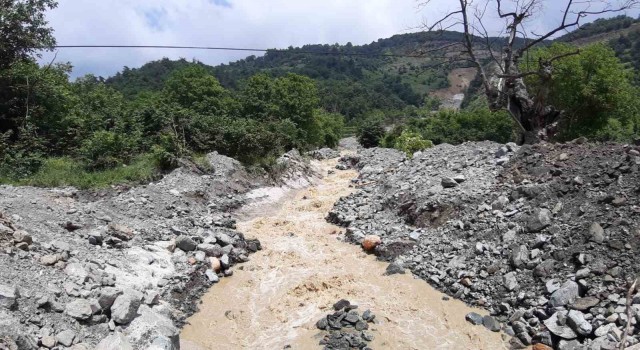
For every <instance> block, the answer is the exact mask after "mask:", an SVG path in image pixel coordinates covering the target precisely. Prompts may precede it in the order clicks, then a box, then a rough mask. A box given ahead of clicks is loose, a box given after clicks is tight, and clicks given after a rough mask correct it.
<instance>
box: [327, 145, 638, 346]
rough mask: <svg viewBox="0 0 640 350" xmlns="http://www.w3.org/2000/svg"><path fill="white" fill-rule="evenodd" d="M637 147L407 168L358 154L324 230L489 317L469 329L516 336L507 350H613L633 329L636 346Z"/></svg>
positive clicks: (480, 156)
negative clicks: (354, 173) (332, 226)
mask: <svg viewBox="0 0 640 350" xmlns="http://www.w3.org/2000/svg"><path fill="white" fill-rule="evenodd" d="M639 146H640V145H620V144H588V143H585V140H580V139H579V140H576V141H574V142H571V143H566V144H548V143H542V144H539V145H534V146H524V147H517V146H516V145H514V144H507V145H500V144H496V143H492V142H476V143H465V144H462V145H459V146H451V145H439V146H436V147H434V148H432V149H429V150H426V151H424V152H419V153H417V154H415V155H414V157H413V158H412V159H407V158H406V157H405V156H404V154H402V153H400V152H397V151H394V150H388V149H368V150H363V151H361V152H359V153H358V154H357V155H354V156H348V157H343V159H342V160H341V164H339V165H338V167H337V168H338V169H347V168H350V167H355V168H356V169H357V170H359V172H360V176H359V178H358V179H357V180H355V181H354V185H355V186H356V187H357V188H358V189H359V190H358V191H356V192H354V193H353V194H351V195H349V196H346V197H344V198H342V199H341V200H339V201H338V202H337V203H336V205H335V206H334V208H333V209H332V211H331V212H330V213H329V215H328V216H327V220H329V221H331V222H333V223H336V224H339V225H341V226H344V227H346V228H347V236H348V239H349V240H350V241H351V242H353V243H357V244H363V243H364V245H365V246H367V247H368V248H371V249H372V250H373V252H374V253H375V254H376V255H377V256H378V257H379V258H380V259H384V260H387V261H389V262H392V263H393V265H392V270H394V269H397V268H398V267H400V269H401V268H408V269H410V270H411V271H412V272H413V273H414V274H415V275H416V276H419V277H420V278H422V279H424V280H426V281H427V282H429V283H430V284H431V285H433V286H434V287H436V288H438V289H439V290H441V291H443V292H445V293H447V294H449V295H452V296H454V297H456V298H459V299H462V300H464V301H465V302H467V303H469V304H471V305H476V306H480V307H483V308H486V309H488V310H489V311H490V312H491V315H492V317H491V318H490V319H487V318H486V317H484V319H485V320H484V322H483V317H478V316H479V315H472V314H470V315H467V318H468V319H469V321H470V322H473V323H475V324H482V323H484V324H485V326H487V328H492V330H495V331H499V330H501V331H503V332H505V333H506V334H508V335H512V336H513V338H512V340H511V343H510V344H511V347H512V348H516V349H517V348H525V347H526V346H530V345H534V348H535V349H549V348H556V349H614V348H617V347H618V344H619V343H620V341H621V338H622V337H623V332H624V329H625V327H626V325H627V324H628V323H630V327H629V329H630V331H629V336H628V337H627V338H626V344H625V345H626V346H633V345H634V344H638V342H639V341H640V335H639V334H638V333H639V331H640V329H639V328H638V324H639V323H638V321H640V294H636V293H635V292H634V293H632V294H631V297H630V298H627V291H628V284H629V283H630V282H631V281H633V280H635V279H636V278H637V273H638V270H640V264H639V259H640V258H639V256H638V251H639V249H640V247H639V245H640V200H639V196H640V171H639V168H640V147H639ZM627 305H628V307H627ZM628 314H629V315H630V316H631V317H629V316H627V315H628ZM487 320H488V321H487ZM479 327H480V326H479Z"/></svg>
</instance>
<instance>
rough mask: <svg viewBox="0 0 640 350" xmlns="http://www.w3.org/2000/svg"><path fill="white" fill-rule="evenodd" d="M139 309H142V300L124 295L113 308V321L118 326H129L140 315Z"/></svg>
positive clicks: (118, 298) (119, 297) (116, 301)
mask: <svg viewBox="0 0 640 350" xmlns="http://www.w3.org/2000/svg"><path fill="white" fill-rule="evenodd" d="M138 307H140V299H138V298H135V297H133V296H132V295H130V294H122V295H120V296H118V297H117V298H116V300H115V301H114V302H113V305H112V306H111V319H112V320H114V321H115V322H116V323H118V324H127V323H129V322H131V321H132V320H133V319H134V318H135V317H136V315H137V314H138Z"/></svg>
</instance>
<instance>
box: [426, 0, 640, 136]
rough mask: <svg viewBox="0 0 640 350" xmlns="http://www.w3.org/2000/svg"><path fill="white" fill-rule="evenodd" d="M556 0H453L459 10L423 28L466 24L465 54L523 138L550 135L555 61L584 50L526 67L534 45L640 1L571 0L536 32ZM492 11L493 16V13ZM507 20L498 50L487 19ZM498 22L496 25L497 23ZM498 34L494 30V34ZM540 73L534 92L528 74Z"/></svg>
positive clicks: (493, 103) (492, 101) (494, 106)
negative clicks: (524, 62)
mask: <svg viewBox="0 0 640 350" xmlns="http://www.w3.org/2000/svg"><path fill="white" fill-rule="evenodd" d="M556 1H557V0H548V1H545V0H456V1H455V2H454V1H453V0H452V1H451V3H452V4H453V3H455V5H454V9H453V10H451V11H448V12H446V13H444V14H443V15H442V16H441V17H440V18H439V19H436V20H435V21H432V22H430V23H428V22H427V23H424V25H423V29H425V30H427V31H431V32H438V31H443V30H447V29H452V28H453V29H462V33H463V36H462V37H463V39H462V43H461V44H462V47H463V49H462V54H463V55H464V56H465V57H466V59H467V61H469V62H470V63H471V64H472V65H473V66H475V67H476V68H477V70H478V75H479V77H480V80H481V81H482V86H483V89H484V93H485V95H486V96H487V100H488V104H489V108H490V109H491V110H493V111H497V110H507V111H508V112H509V113H510V115H511V116H512V117H513V119H514V120H515V122H516V123H517V124H518V126H519V127H520V130H521V138H520V143H535V142H538V141H539V140H541V139H546V138H547V137H548V136H549V134H550V129H551V126H552V125H553V124H554V123H556V122H557V121H558V119H559V118H560V117H561V115H562V113H561V111H559V110H557V109H556V108H554V107H553V106H551V105H549V104H548V103H547V97H548V94H549V85H550V82H551V78H552V76H553V62H555V61H557V60H561V59H563V58H565V57H568V56H571V55H576V54H579V50H576V51H574V52H570V53H565V54H562V55H559V56H555V57H551V58H548V59H544V60H542V59H541V60H539V61H538V62H537V67H535V69H532V70H527V71H521V68H520V65H519V63H520V61H521V60H522V58H523V57H524V56H525V55H526V54H527V52H529V50H531V49H533V48H535V47H537V46H539V45H541V44H543V43H545V41H546V40H549V39H552V38H554V37H555V36H556V35H557V34H559V33H563V32H568V31H570V30H573V29H576V28H579V26H580V25H581V23H582V22H583V21H585V20H589V17H595V16H598V15H603V14H607V13H616V12H623V11H625V10H628V9H631V8H634V7H636V6H638V5H640V0H566V4H565V5H563V10H562V11H561V13H560V14H559V18H558V24H557V25H556V26H555V27H553V28H552V29H549V30H547V31H546V32H544V33H542V34H538V33H535V32H534V30H533V29H532V28H533V26H534V25H533V24H532V23H531V21H532V20H533V19H534V18H535V17H536V16H537V15H539V14H540V13H543V12H544V9H545V5H546V4H547V3H550V2H554V3H555V2H556ZM432 2H433V1H432V0H418V3H419V8H427V7H428V8H430V10H436V11H437V8H436V6H435V3H432ZM491 14H493V16H491ZM489 20H494V21H495V22H502V25H501V28H500V29H499V30H498V31H497V32H498V33H499V34H497V35H498V36H502V35H503V34H504V35H506V38H502V39H503V42H504V44H503V45H502V49H501V52H496V47H495V46H496V45H495V44H494V43H493V42H492V37H491V36H490V33H489V30H487V26H486V24H487V23H488V22H489ZM492 27H493V26H492ZM494 38H495V34H494ZM481 50H483V51H485V52H486V51H488V57H489V58H490V61H493V64H486V63H485V62H484V60H483V59H482V57H481V55H480V51H481ZM531 75H535V76H538V77H539V79H540V82H541V88H540V89H539V91H537V92H535V93H534V94H533V96H532V92H531V91H529V90H528V89H527V86H526V84H525V81H524V78H525V77H528V76H531Z"/></svg>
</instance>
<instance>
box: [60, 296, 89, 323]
mask: <svg viewBox="0 0 640 350" xmlns="http://www.w3.org/2000/svg"><path fill="white" fill-rule="evenodd" d="M64 312H65V313H66V314H67V315H69V316H71V317H73V318H75V319H76V320H87V319H89V317H91V315H93V310H92V309H91V303H89V301H87V300H85V299H76V300H74V301H72V302H70V303H68V304H67V305H66V306H65V308H64Z"/></svg>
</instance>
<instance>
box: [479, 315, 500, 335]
mask: <svg viewBox="0 0 640 350" xmlns="http://www.w3.org/2000/svg"><path fill="white" fill-rule="evenodd" d="M482 325H483V326H484V327H485V328H486V329H488V330H490V331H492V332H499V331H500V322H498V320H496V319H495V318H493V317H491V316H489V315H487V316H484V317H483V318H482Z"/></svg>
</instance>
